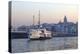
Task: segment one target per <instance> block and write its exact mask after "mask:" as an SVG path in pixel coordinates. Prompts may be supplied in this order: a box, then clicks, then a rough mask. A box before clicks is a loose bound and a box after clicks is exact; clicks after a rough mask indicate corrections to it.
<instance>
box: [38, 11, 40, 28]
mask: <svg viewBox="0 0 80 54" xmlns="http://www.w3.org/2000/svg"><path fill="white" fill-rule="evenodd" d="M38 16H39V21H38V28H40V10H39V15H38Z"/></svg>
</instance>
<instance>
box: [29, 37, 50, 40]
mask: <svg viewBox="0 0 80 54" xmlns="http://www.w3.org/2000/svg"><path fill="white" fill-rule="evenodd" d="M46 39H51V37H40V38H30V40H46Z"/></svg>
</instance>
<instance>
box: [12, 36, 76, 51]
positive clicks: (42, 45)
mask: <svg viewBox="0 0 80 54" xmlns="http://www.w3.org/2000/svg"><path fill="white" fill-rule="evenodd" d="M74 48H77V37H53V38H52V39H47V40H28V39H12V52H31V51H47V50H60V49H74Z"/></svg>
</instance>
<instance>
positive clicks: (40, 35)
mask: <svg viewBox="0 0 80 54" xmlns="http://www.w3.org/2000/svg"><path fill="white" fill-rule="evenodd" d="M33 27H34V16H33ZM51 37H52V36H51V32H50V31H47V30H46V28H40V11H39V21H38V29H31V30H30V32H29V39H30V40H45V39H50V38H51Z"/></svg>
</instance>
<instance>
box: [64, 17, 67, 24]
mask: <svg viewBox="0 0 80 54" xmlns="http://www.w3.org/2000/svg"><path fill="white" fill-rule="evenodd" d="M64 23H65V24H66V23H67V17H66V16H64Z"/></svg>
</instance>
